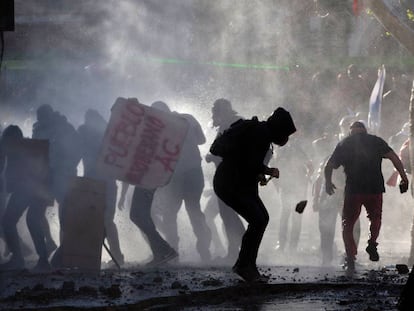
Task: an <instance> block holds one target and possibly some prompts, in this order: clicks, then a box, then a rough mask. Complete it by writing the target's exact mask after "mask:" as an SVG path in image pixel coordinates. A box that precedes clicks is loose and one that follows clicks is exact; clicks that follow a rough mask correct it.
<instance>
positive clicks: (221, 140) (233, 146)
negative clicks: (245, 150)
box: [210, 117, 259, 158]
mask: <svg viewBox="0 0 414 311" xmlns="http://www.w3.org/2000/svg"><path fill="white" fill-rule="evenodd" d="M258 123H259V120H258V119H257V117H253V118H252V119H250V120H244V119H239V120H237V121H236V122H234V123H233V124H232V125H230V127H229V128H228V129H227V130H225V131H224V132H223V133H219V134H218V135H217V137H216V139H215V140H214V141H213V143H212V144H211V147H210V152H211V153H212V154H213V155H215V156H219V157H222V158H225V157H231V156H232V155H235V154H237V153H239V152H240V151H242V150H241V149H242V145H243V144H242V142H243V138H244V136H245V135H246V133H247V132H248V131H249V129H250V128H252V126H254V125H256V124H258Z"/></svg>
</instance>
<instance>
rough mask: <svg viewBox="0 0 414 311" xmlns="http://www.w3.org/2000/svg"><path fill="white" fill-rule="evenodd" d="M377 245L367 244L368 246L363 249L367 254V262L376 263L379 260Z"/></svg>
mask: <svg viewBox="0 0 414 311" xmlns="http://www.w3.org/2000/svg"><path fill="white" fill-rule="evenodd" d="M377 245H378V243H375V242H374V243H372V242H368V246H367V248H366V249H365V250H366V251H367V253H368V254H369V260H371V261H378V260H379V255H378V251H377Z"/></svg>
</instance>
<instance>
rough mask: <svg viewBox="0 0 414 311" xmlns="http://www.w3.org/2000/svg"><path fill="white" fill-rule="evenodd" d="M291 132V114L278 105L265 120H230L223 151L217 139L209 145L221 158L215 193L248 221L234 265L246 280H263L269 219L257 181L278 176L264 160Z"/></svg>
mask: <svg viewBox="0 0 414 311" xmlns="http://www.w3.org/2000/svg"><path fill="white" fill-rule="evenodd" d="M294 132H296V127H295V124H294V122H293V119H292V117H291V115H290V113H289V112H288V111H286V110H285V109H284V108H281V107H279V108H277V109H276V110H275V111H274V112H273V114H272V115H271V116H270V117H269V118H268V119H267V120H266V121H259V120H258V119H257V118H256V117H254V118H252V119H251V120H239V121H236V122H235V123H233V124H232V125H231V126H230V128H229V129H228V130H227V132H225V133H223V134H222V135H221V136H222V137H224V138H225V137H226V136H227V137H230V138H231V139H229V140H228V141H227V142H226V143H224V146H223V149H224V150H223V152H217V149H216V147H217V146H215V145H217V144H216V142H217V139H216V141H215V142H214V143H213V145H212V147H211V148H210V151H211V152H212V153H213V154H215V155H220V156H221V157H222V158H223V160H222V161H221V162H220V164H219V165H218V167H217V169H216V172H215V175H214V180H213V185H214V191H215V193H216V194H217V196H218V197H219V198H220V199H221V200H223V202H224V203H226V204H227V205H228V206H229V207H230V208H232V209H233V210H234V211H235V212H236V213H237V214H239V215H240V216H241V217H243V218H244V219H245V220H246V222H247V223H248V226H247V230H246V231H245V232H244V234H243V238H242V243H241V248H240V252H239V255H238V259H237V261H236V263H235V265H234V266H233V271H234V272H235V273H236V274H238V275H239V276H240V277H242V278H243V279H244V280H245V281H247V282H264V281H266V277H264V276H262V275H261V274H260V273H259V271H258V269H257V266H256V259H257V255H258V251H259V247H260V244H261V241H262V238H263V234H264V232H265V229H266V226H267V224H268V222H269V214H268V212H267V210H266V207H265V206H264V204H263V202H262V200H261V199H260V197H259V189H258V183H259V182H263V181H264V178H265V175H268V176H270V177H275V178H278V177H279V169H277V168H275V167H268V166H267V165H265V164H264V162H265V160H266V157H267V156H268V151H269V149H270V147H271V144H272V143H273V144H276V145H279V146H283V145H285V144H286V143H287V142H288V140H289V136H290V135H292V134H293V133H294ZM236 133H238V135H236ZM221 136H220V137H221Z"/></svg>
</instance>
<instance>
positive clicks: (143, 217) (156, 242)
mask: <svg viewBox="0 0 414 311" xmlns="http://www.w3.org/2000/svg"><path fill="white" fill-rule="evenodd" d="M128 187H129V185H128V184H127V183H122V189H121V195H120V198H119V202H118V208H119V209H121V210H122V209H123V208H124V203H125V195H126V192H127V190H128ZM156 190H157V189H144V188H141V187H137V186H135V187H134V192H133V195H132V201H131V208H130V212H129V218H130V219H131V221H132V222H133V223H134V224H135V225H136V226H137V227H138V228H139V229H140V231H141V232H142V233H143V235H144V238H145V240H146V241H147V243H148V246H149V247H150V249H151V252H152V259H151V261H149V262H148V263H147V264H146V265H147V266H149V267H156V266H159V265H162V264H165V263H167V262H169V261H171V260H173V259H176V258H177V257H178V253H177V251H176V250H175V249H174V248H172V247H171V246H170V245H169V244H168V242H167V241H166V240H164V238H163V237H162V236H161V234H160V233H159V232H158V230H157V228H156V227H155V224H154V221H153V219H152V215H151V207H152V203H153V201H154V193H155V191H156Z"/></svg>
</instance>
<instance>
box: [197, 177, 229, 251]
mask: <svg viewBox="0 0 414 311" xmlns="http://www.w3.org/2000/svg"><path fill="white" fill-rule="evenodd" d="M211 179H212V178H211ZM203 196H204V197H205V198H206V199H207V202H206V204H205V208H204V215H205V216H206V222H207V225H208V227H209V228H210V231H211V246H210V249H211V250H212V251H211V253H212V256H213V254H214V253H224V252H226V253H227V250H226V247H225V245H224V242H225V241H223V240H222V239H221V237H220V233H219V231H218V228H217V225H216V222H215V221H216V218H217V217H218V216H219V214H220V212H219V207H218V198H217V196H216V194H215V193H214V189H212V188H211V189H207V190H206V189H205V190H204V192H203ZM223 231H224V226H223Z"/></svg>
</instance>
